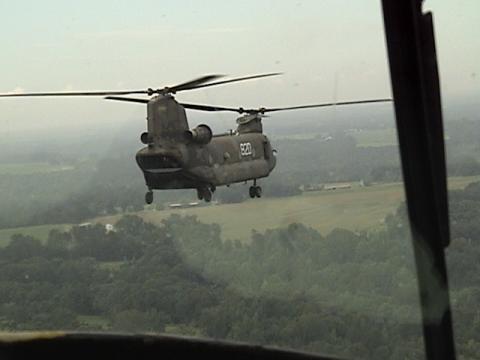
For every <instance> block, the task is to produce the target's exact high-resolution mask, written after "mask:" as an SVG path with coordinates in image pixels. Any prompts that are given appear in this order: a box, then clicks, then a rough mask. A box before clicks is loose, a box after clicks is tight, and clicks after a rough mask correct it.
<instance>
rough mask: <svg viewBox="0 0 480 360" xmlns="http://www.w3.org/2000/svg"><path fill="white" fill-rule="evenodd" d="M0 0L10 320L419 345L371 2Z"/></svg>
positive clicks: (454, 64)
mask: <svg viewBox="0 0 480 360" xmlns="http://www.w3.org/2000/svg"><path fill="white" fill-rule="evenodd" d="M427 2H430V1H427ZM457 5H458V4H452V3H451V2H447V1H443V2H440V3H439V4H436V5H435V7H438V17H437V18H438V20H439V21H438V26H437V30H438V33H439V34H438V47H439V56H440V61H439V66H440V71H441V76H442V81H444V84H443V83H442V85H446V86H445V89H444V95H445V99H446V101H445V103H444V105H445V119H446V129H447V131H446V139H447V148H448V168H449V188H450V190H451V199H450V200H451V206H450V214H451V217H452V221H453V223H452V229H453V230H452V235H453V245H452V249H451V250H449V262H450V263H449V265H450V266H451V268H452V269H453V270H452V273H451V274H450V275H451V276H452V283H453V290H452V291H453V292H452V299H453V302H454V303H455V306H456V308H455V310H456V312H455V314H454V315H455V316H457V317H456V318H455V320H456V321H458V322H461V323H462V324H461V325H462V326H461V329H462V331H459V332H457V333H456V335H457V339H456V341H457V342H458V344H459V345H458V346H459V348H460V349H463V350H462V351H465V352H464V353H465V354H467V355H466V356H467V357H468V356H470V357H471V358H475V357H478V356H480V354H479V353H478V349H480V343H479V342H480V340H479V338H478V333H479V332H478V331H476V330H475V329H477V330H478V326H479V324H480V322H479V314H478V302H479V301H480V300H479V296H478V294H479V291H478V290H479V288H480V285H479V283H478V279H480V277H479V276H475V275H476V274H478V269H477V268H475V265H474V264H476V262H475V259H476V258H475V256H476V255H475V254H477V253H478V251H477V250H475V251H473V250H472V249H476V248H475V242H476V240H477V237H478V234H477V232H478V231H476V229H478V225H477V224H478V204H477V202H476V200H475V199H477V198H479V196H478V194H480V190H479V189H480V187H479V186H478V184H479V183H478V181H479V180H480V162H479V161H480V157H479V140H478V138H479V137H478V134H480V128H479V124H480V122H479V119H478V114H479V111H478V101H477V100H476V99H477V98H478V95H479V80H478V76H477V75H476V74H478V73H479V71H480V69H479V68H478V64H480V61H479V59H478V55H479V51H478V46H477V43H478V42H477V41H475V39H474V36H475V35H476V33H478V31H474V27H476V30H478V16H477V15H476V14H478V13H479V11H478V10H479V9H478V5H477V3H476V2H474V1H464V4H463V5H461V6H460V7H458V8H457ZM459 9H461V10H459ZM434 10H435V11H436V9H434ZM452 12H453V14H455V16H456V17H455V18H453V19H450V18H449V16H450V15H449V14H452ZM0 13H2V14H8V16H6V15H4V16H2V20H1V21H0V31H1V33H2V34H4V35H5V36H2V37H1V39H0V45H1V49H2V56H1V57H0V69H1V74H2V75H1V79H2V81H1V82H0V92H1V93H2V96H1V97H0V124H1V126H0V331H2V332H19V331H31V330H51V329H58V330H59V329H61V330H72V331H81V332H90V331H92V332H98V331H101V332H131V333H142V332H148V333H152V332H154V333H166V334H172V335H188V336H194V337H200V338H214V339H221V340H228V341H241V342H248V343H253V344H261V345H272V346H278V347H282V348H289V349H294V350H302V351H308V352H313V353H320V354H331V355H335V356H341V357H345V358H359V359H387V358H388V359H405V358H412V359H417V358H419V359H420V358H423V357H424V347H423V340H422V328H421V322H420V306H419V299H418V289H417V280H416V270H415V262H414V257H413V251H412V246H411V238H410V229H409V223H408V219H407V215H406V205H405V196H404V190H403V182H402V172H401V167H400V158H399V149H398V143H397V133H396V127H395V118H394V111H393V106H392V102H391V97H392V94H391V86H390V76H389V68H388V59H387V51H386V46H385V36H384V29H383V20H382V11H381V6H380V2H379V1H371V0H370V1H350V2H338V1H336V0H324V1H314V0H310V1H267V0H245V1H241V2H238V1H237V2H227V1H220V0H208V1H196V2H194V1H187V0H180V1H171V2H162V1H137V2H135V3H133V2H129V1H113V0H106V1H102V2H98V1H92V0H88V1H82V2H64V1H60V0H52V1H47V2H2V3H1V4H0ZM473 24H475V25H473ZM7 35H8V36H7ZM460 54H470V55H472V56H470V55H469V56H467V55H465V56H460ZM459 71H460V72H461V73H459ZM475 216H477V217H475ZM465 257H467V258H468V259H471V262H466V261H464V258H465ZM475 271H476V272H475ZM475 351H477V352H475Z"/></svg>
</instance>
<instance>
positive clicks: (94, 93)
mask: <svg viewBox="0 0 480 360" xmlns="http://www.w3.org/2000/svg"><path fill="white" fill-rule="evenodd" d="M130 94H148V91H147V90H123V91H62V92H38V93H19V94H11V93H10V94H0V97H27V96H28V97H32V96H106V95H130Z"/></svg>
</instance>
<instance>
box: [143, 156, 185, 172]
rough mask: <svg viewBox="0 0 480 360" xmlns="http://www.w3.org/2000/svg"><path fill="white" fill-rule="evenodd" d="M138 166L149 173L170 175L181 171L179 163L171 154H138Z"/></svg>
mask: <svg viewBox="0 0 480 360" xmlns="http://www.w3.org/2000/svg"><path fill="white" fill-rule="evenodd" d="M136 160H137V164H138V166H139V167H140V168H141V169H142V170H144V171H148V172H151V173H170V172H175V171H179V170H181V169H182V166H181V164H180V161H179V160H178V159H177V158H176V157H175V156H173V155H171V154H155V153H154V154H149V153H142V152H139V153H137V155H136Z"/></svg>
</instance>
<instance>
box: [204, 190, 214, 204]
mask: <svg viewBox="0 0 480 360" xmlns="http://www.w3.org/2000/svg"><path fill="white" fill-rule="evenodd" d="M203 198H204V199H205V201H206V202H210V201H212V192H211V191H210V190H208V189H205V192H204V193H203Z"/></svg>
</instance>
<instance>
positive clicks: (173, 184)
mask: <svg viewBox="0 0 480 360" xmlns="http://www.w3.org/2000/svg"><path fill="white" fill-rule="evenodd" d="M276 75H280V73H269V74H260V75H252V76H245V77H240V78H234V79H229V80H221V81H214V80H217V79H218V78H220V77H223V75H207V76H202V77H199V78H197V79H194V80H191V81H188V82H185V83H182V84H179V85H175V86H170V87H164V88H159V89H151V88H149V89H147V90H124V91H86V92H46V93H21V94H11V93H10V94H0V97H26V96H30V97H40V96H105V99H108V100H117V101H126V102H133V103H140V104H146V105H147V131H146V132H144V133H142V134H141V136H140V140H141V142H142V143H143V144H145V145H146V146H145V147H144V148H142V149H140V150H139V151H138V152H137V154H136V156H135V158H136V161H137V164H138V166H139V167H140V169H141V170H142V172H143V174H144V177H145V183H146V185H147V188H148V191H147V193H146V194H145V202H146V203H147V204H151V203H152V202H153V190H164V189H196V190H197V196H198V199H200V200H205V201H206V202H210V201H211V199H212V194H213V193H214V192H215V190H216V188H217V187H218V186H224V185H225V186H230V184H233V183H239V182H247V181H250V180H252V181H253V184H252V186H250V188H249V195H250V197H251V198H255V197H258V198H259V197H261V196H262V188H261V187H260V186H258V185H257V179H260V178H264V177H267V176H269V175H270V173H271V172H272V170H273V169H274V168H275V165H276V157H275V154H276V150H274V149H273V148H272V145H271V143H270V140H269V139H268V138H267V136H265V135H264V134H263V127H262V118H263V117H264V116H265V115H264V114H265V113H269V112H275V111H285V110H295V109H306V108H317V107H328V106H338V105H352V104H364V103H376V102H388V101H391V99H373V100H360V101H346V102H337V103H324V104H313V105H301V106H291V107H279V108H263V107H262V108H258V109H244V108H241V107H240V108H231V107H222V106H211V105H199V104H187V103H179V102H177V101H176V100H175V98H174V95H175V94H176V93H178V92H180V91H186V90H194V89H199V88H204V87H209V86H216V85H222V84H227V83H233V82H237V81H245V80H251V79H258V78H263V77H270V76H276ZM132 94H146V95H148V96H150V98H148V99H139V98H129V97H121V96H118V95H132ZM185 109H191V110H199V111H209V112H216V111H231V112H237V113H239V114H240V115H241V116H240V117H239V118H237V120H236V122H237V129H236V130H235V131H231V132H228V133H222V134H213V133H212V130H211V129H210V127H209V126H208V125H205V124H201V125H198V126H197V127H196V128H194V129H190V128H189V126H188V121H187V116H186V114H185Z"/></svg>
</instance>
